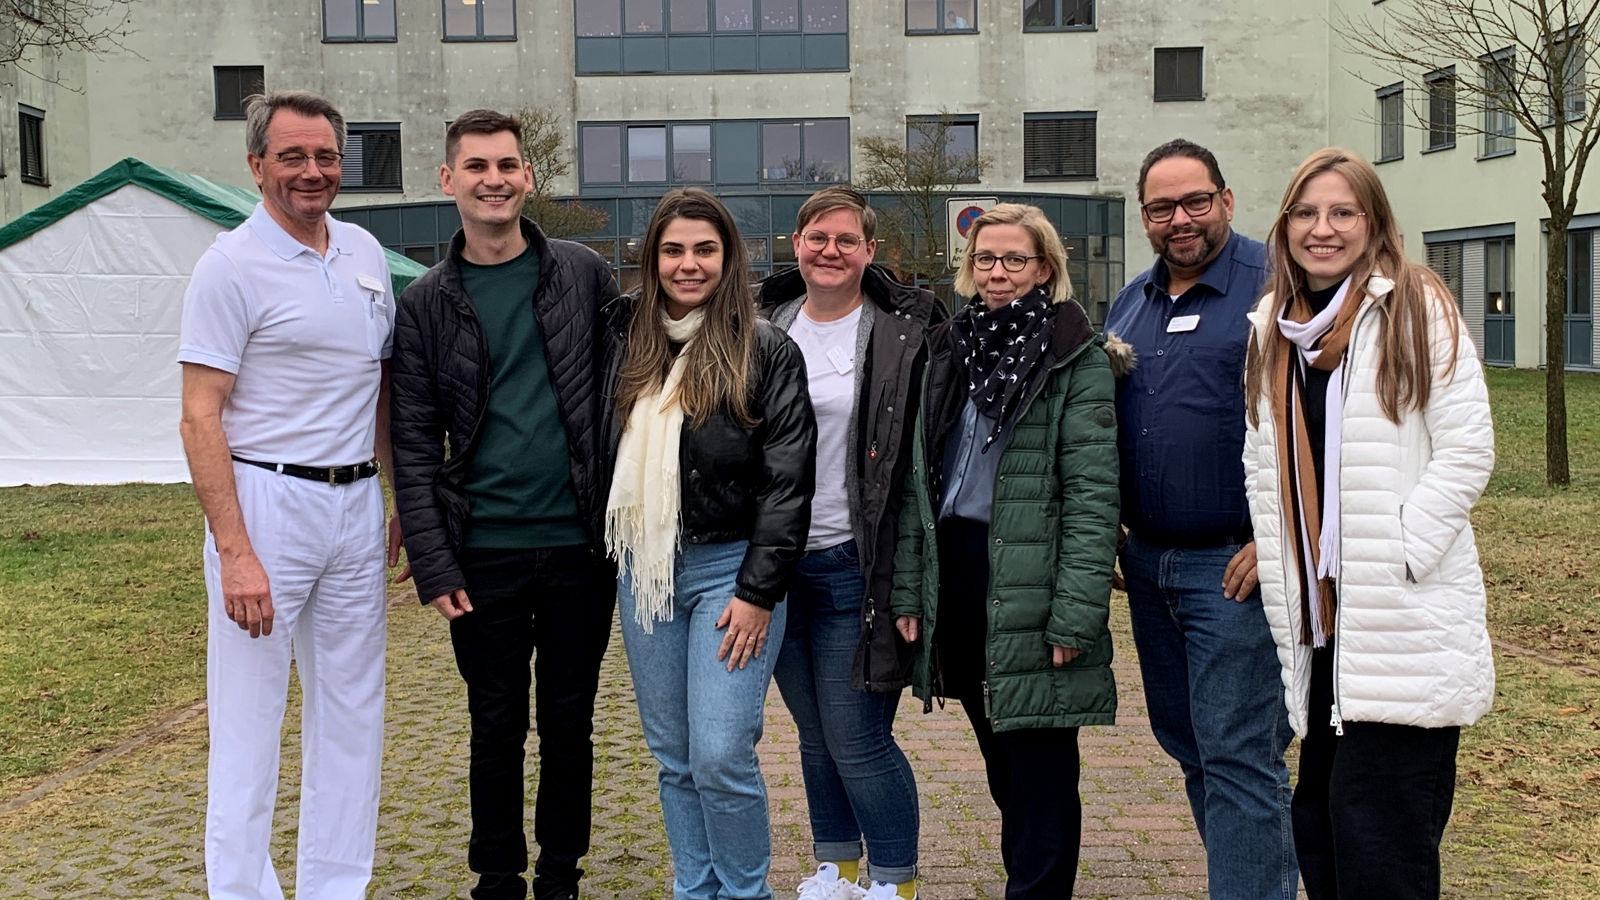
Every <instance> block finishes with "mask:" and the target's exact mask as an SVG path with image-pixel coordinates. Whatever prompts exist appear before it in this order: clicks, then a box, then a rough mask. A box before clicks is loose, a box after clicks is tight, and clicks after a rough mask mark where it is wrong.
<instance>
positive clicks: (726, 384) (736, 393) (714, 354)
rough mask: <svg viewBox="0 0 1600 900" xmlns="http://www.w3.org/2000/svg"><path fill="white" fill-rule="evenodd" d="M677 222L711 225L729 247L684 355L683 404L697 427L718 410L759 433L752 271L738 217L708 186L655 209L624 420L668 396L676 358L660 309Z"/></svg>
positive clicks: (624, 384)
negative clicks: (754, 407) (663, 253)
mask: <svg viewBox="0 0 1600 900" xmlns="http://www.w3.org/2000/svg"><path fill="white" fill-rule="evenodd" d="M674 219H696V220H698V221H702V222H709V223H710V224H711V226H712V227H713V228H715V229H716V230H717V237H718V239H719V240H721V241H722V280H721V281H719V282H718V283H717V287H716V289H715V290H714V291H712V293H711V296H710V297H708V298H706V302H705V305H704V307H703V308H704V309H705V320H704V322H702V323H701V325H700V331H699V333H698V334H697V335H695V338H694V340H692V341H690V342H689V344H688V346H687V347H686V348H684V350H683V351H682V352H683V353H684V354H686V356H685V358H684V364H685V371H684V375H683V380H682V381H680V382H679V384H678V398H677V399H678V403H679V404H680V405H681V406H682V407H683V414H684V417H685V418H687V419H688V420H689V422H690V423H691V425H693V426H695V427H699V426H700V425H703V424H705V421H706V419H708V418H710V417H711V415H712V414H713V413H715V412H716V411H717V410H718V409H719V408H721V409H725V410H726V412H727V414H728V417H729V418H730V419H732V420H733V421H734V423H735V424H737V425H738V426H739V427H741V428H753V427H755V425H756V424H757V422H758V420H757V418H756V417H755V416H754V415H753V414H752V413H751V410H750V365H751V359H752V357H753V356H754V354H755V346H756V307H755V298H754V297H752V296H751V293H750V286H749V284H748V283H747V279H746V273H747V270H748V269H749V265H748V263H747V261H746V260H747V259H748V256H747V255H746V253H745V247H744V241H743V240H741V239H740V237H739V229H738V228H737V227H736V226H735V225H734V222H733V215H732V214H731V213H729V212H728V209H727V207H725V206H723V205H722V203H721V202H720V201H718V200H717V198H716V197H713V196H712V195H711V194H710V193H708V192H706V191H705V190H703V189H701V188H683V189H680V190H674V191H669V192H668V193H667V194H666V196H664V197H662V198H661V202H660V203H659V204H657V205H656V211H655V215H653V216H651V218H650V227H649V228H648V229H646V231H645V237H644V251H643V258H642V259H641V260H640V263H639V265H640V275H641V276H642V283H641V284H640V287H639V302H638V303H636V304H635V305H634V310H633V319H632V321H630V322H629V324H628V349H627V356H626V357H625V358H624V359H623V362H622V370H621V373H620V376H619V377H620V382H621V383H620V384H619V386H618V388H617V409H618V411H619V412H620V414H621V417H622V419H623V420H624V421H626V420H627V418H628V413H629V412H631V411H632V409H633V405H634V404H635V403H637V402H638V401H639V400H640V399H641V398H644V397H649V396H653V395H655V394H657V393H659V392H660V391H661V386H662V384H664V383H665V382H666V378H667V370H668V369H669V368H670V367H671V365H672V352H671V349H670V347H669V342H668V339H667V331H666V328H665V327H664V326H663V325H662V324H661V310H662V307H663V306H664V305H665V303H666V293H665V292H664V291H663V290H662V287H661V258H660V255H659V254H660V250H661V235H662V232H664V231H666V228H667V225H669V224H671V222H672V221H673V220H674Z"/></svg>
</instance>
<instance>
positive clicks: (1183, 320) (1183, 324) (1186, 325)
mask: <svg viewBox="0 0 1600 900" xmlns="http://www.w3.org/2000/svg"><path fill="white" fill-rule="evenodd" d="M1199 327H1200V317H1199V316H1198V315H1194V316H1173V317H1172V319H1171V321H1169V322H1167V334H1182V333H1184V332H1186V331H1193V330H1195V329H1196V328H1199Z"/></svg>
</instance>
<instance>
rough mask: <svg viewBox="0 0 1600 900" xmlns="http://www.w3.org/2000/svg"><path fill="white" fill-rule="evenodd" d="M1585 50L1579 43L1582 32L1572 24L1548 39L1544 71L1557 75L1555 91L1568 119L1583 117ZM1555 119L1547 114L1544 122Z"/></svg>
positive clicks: (1582, 43)
mask: <svg viewBox="0 0 1600 900" xmlns="http://www.w3.org/2000/svg"><path fill="white" fill-rule="evenodd" d="M1586 49H1587V48H1585V46H1584V42H1583V32H1582V31H1581V30H1579V29H1578V28H1577V27H1576V26H1574V27H1573V28H1569V29H1567V31H1566V32H1565V36H1564V37H1562V38H1560V39H1558V40H1554V41H1551V42H1550V45H1549V54H1550V55H1549V59H1548V60H1547V61H1546V63H1547V65H1548V67H1549V68H1548V69H1547V71H1548V72H1549V74H1550V76H1551V77H1552V78H1559V79H1560V82H1559V83H1558V84H1556V85H1555V87H1556V89H1557V90H1556V93H1557V94H1558V95H1559V96H1560V97H1561V101H1560V102H1561V112H1562V114H1563V115H1565V116H1566V120H1567V121H1568V122H1571V121H1573V120H1574V119H1581V118H1583V112H1584V108H1585V106H1586V105H1587V104H1586V102H1585V100H1584V88H1585V87H1586V83H1587V81H1588V78H1587V74H1586V73H1585V71H1584V62H1585V56H1586ZM1554 121H1555V116H1554V115H1551V116H1547V117H1546V119H1545V124H1546V125H1549V124H1551V123H1552V122H1554Z"/></svg>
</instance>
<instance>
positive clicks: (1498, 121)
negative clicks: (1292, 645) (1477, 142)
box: [1478, 47, 1517, 159]
mask: <svg viewBox="0 0 1600 900" xmlns="http://www.w3.org/2000/svg"><path fill="white" fill-rule="evenodd" d="M1479 62H1480V63H1481V64H1482V68H1483V94H1484V96H1483V104H1484V105H1483V141H1482V146H1481V148H1480V150H1479V154H1478V157H1479V158H1480V159H1485V158H1488V157H1494V156H1507V155H1510V154H1512V153H1515V152H1517V143H1516V135H1517V120H1516V118H1515V117H1514V116H1512V114H1511V106H1512V103H1513V102H1514V101H1513V99H1512V92H1513V90H1514V87H1513V85H1514V84H1515V82H1514V80H1513V77H1512V76H1513V73H1514V72H1515V71H1516V63H1517V56H1516V49H1515V48H1513V47H1507V48H1505V49H1504V50H1501V51H1498V52H1496V53H1491V54H1489V55H1488V56H1484V57H1481V58H1480V59H1479Z"/></svg>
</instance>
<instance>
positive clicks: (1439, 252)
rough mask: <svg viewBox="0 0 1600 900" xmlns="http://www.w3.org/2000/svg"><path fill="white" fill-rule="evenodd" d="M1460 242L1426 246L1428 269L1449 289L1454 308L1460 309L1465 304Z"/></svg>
mask: <svg viewBox="0 0 1600 900" xmlns="http://www.w3.org/2000/svg"><path fill="white" fill-rule="evenodd" d="M1461 251H1462V246H1461V242H1460V241H1446V242H1443V243H1438V244H1429V245H1428V268H1430V269H1432V270H1433V271H1434V274H1436V275H1438V276H1439V280H1440V281H1443V282H1444V286H1445V287H1447V288H1449V289H1450V296H1451V297H1454V298H1455V301H1456V308H1457V309H1461V308H1462V307H1463V306H1464V304H1465V298H1464V297H1463V296H1462V293H1463V290H1464V288H1465V286H1464V285H1463V283H1462V280H1463V279H1462V275H1463V273H1462V270H1461Z"/></svg>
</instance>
